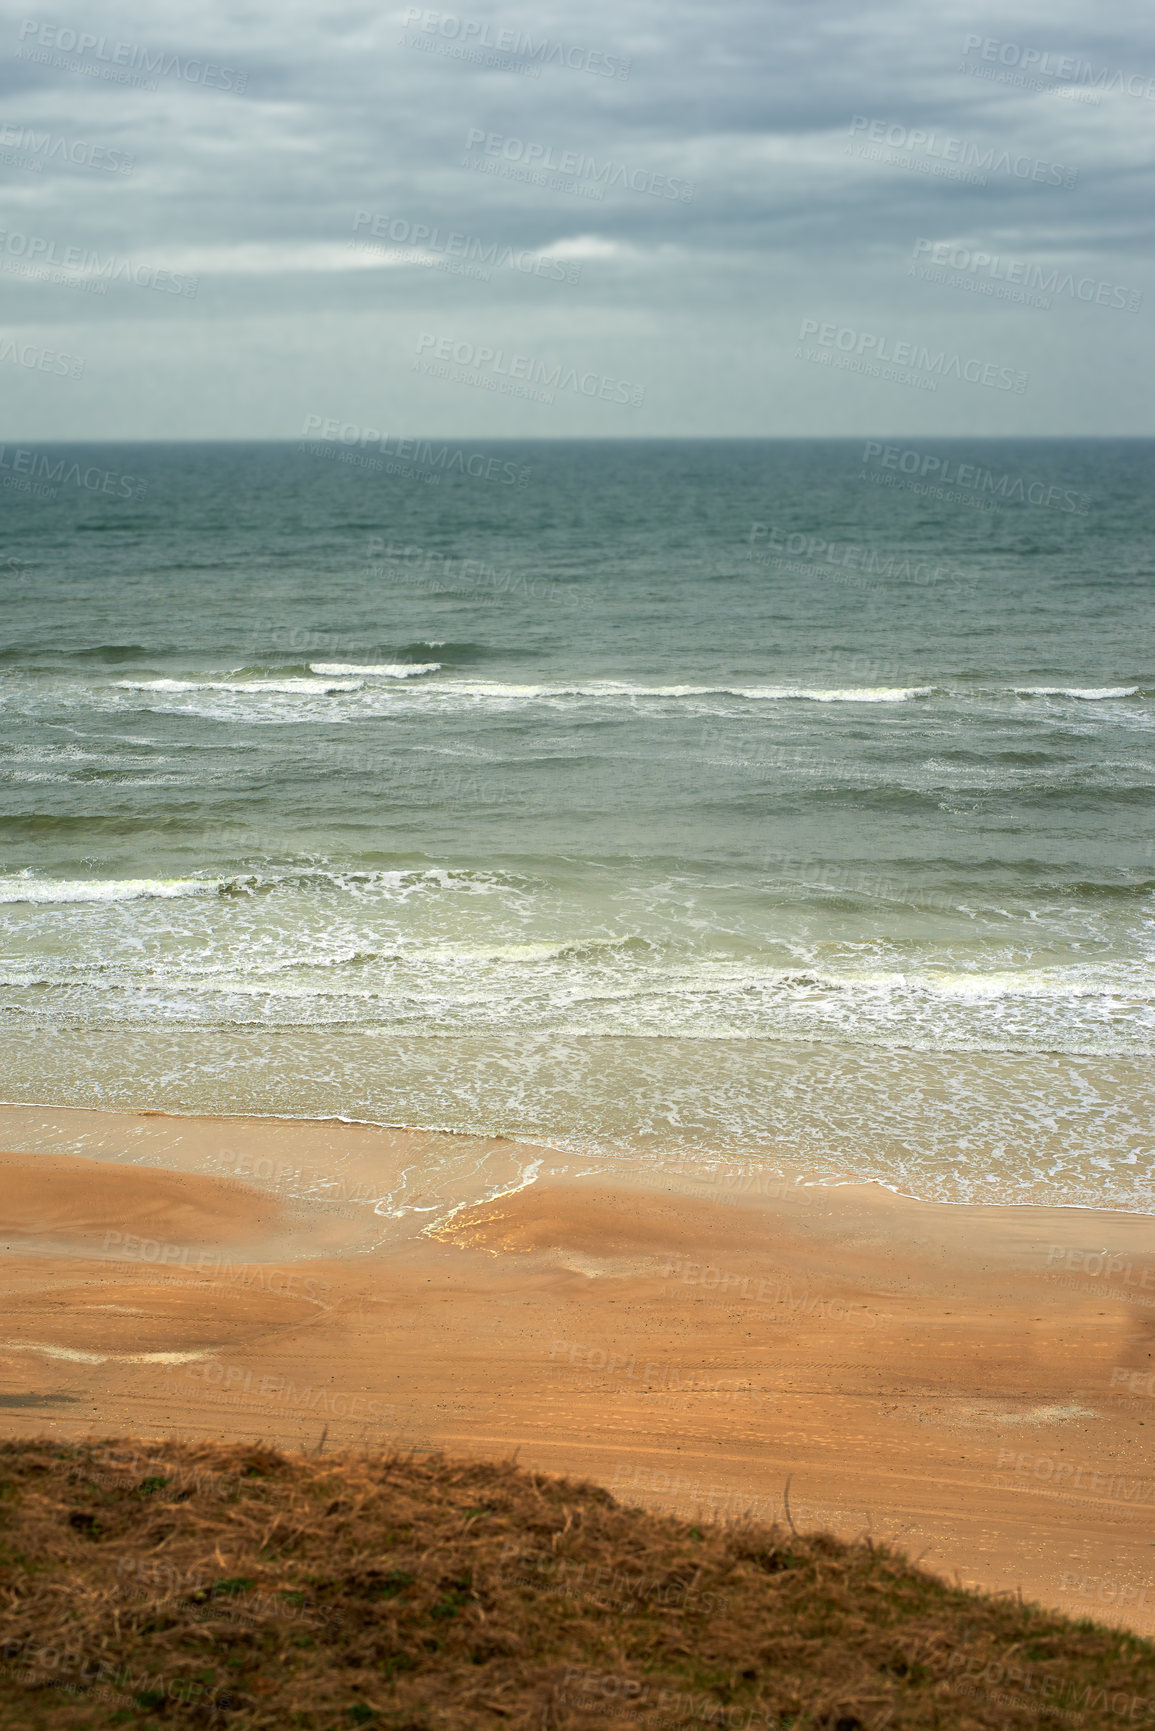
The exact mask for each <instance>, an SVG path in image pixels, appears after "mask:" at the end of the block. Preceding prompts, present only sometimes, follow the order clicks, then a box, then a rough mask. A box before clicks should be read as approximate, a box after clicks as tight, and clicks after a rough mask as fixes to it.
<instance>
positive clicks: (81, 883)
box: [0, 874, 219, 905]
mask: <svg viewBox="0 0 1155 1731" xmlns="http://www.w3.org/2000/svg"><path fill="white" fill-rule="evenodd" d="M218 884H219V880H218V879H216V878H213V879H207V878H56V879H52V878H34V877H31V876H26V875H24V874H21V875H20V876H19V877H10V878H0V905H3V904H5V903H12V902H37V903H41V904H44V905H50V904H52V903H54V902H140V901H170V900H174V899H176V898H178V897H181V896H202V895H206V894H209V893H210V892H211V891H213V890H215V889H217V887H218Z"/></svg>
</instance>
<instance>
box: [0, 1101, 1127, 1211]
mask: <svg viewBox="0 0 1155 1731" xmlns="http://www.w3.org/2000/svg"><path fill="white" fill-rule="evenodd" d="M9 1112H29V1113H45V1112H52V1113H58V1112H67V1113H84V1114H86V1115H90V1116H94V1117H98V1118H106V1119H136V1118H150V1119H152V1118H160V1119H166V1120H171V1121H173V1122H176V1123H192V1124H200V1123H205V1124H212V1125H218V1124H238V1125H243V1124H270V1125H288V1126H292V1127H294V1128H297V1129H306V1130H307V1129H309V1128H310V1127H316V1128H318V1129H323V1128H327V1127H332V1126H348V1127H350V1128H353V1129H364V1130H375V1131H384V1132H388V1133H391V1134H395V1135H399V1136H412V1137H426V1138H431V1139H432V1138H437V1139H439V1140H443V1141H445V1142H447V1143H450V1144H454V1143H456V1144H459V1145H462V1146H464V1145H466V1144H469V1145H476V1144H480V1143H485V1144H488V1145H492V1146H501V1145H502V1144H507V1145H508V1146H510V1147H520V1148H526V1147H532V1148H539V1149H543V1150H545V1151H546V1152H547V1153H549V1154H550V1155H552V1156H554V1157H555V1158H556V1159H558V1160H565V1161H586V1160H605V1161H608V1162H609V1163H610V1165H611V1168H612V1169H618V1168H620V1169H621V1170H622V1172H623V1173H624V1172H628V1171H629V1170H630V1169H631V1168H637V1169H639V1170H641V1171H642V1172H644V1171H645V1170H646V1169H647V1168H650V1167H652V1168H653V1169H655V1170H658V1171H661V1172H663V1173H669V1172H670V1171H671V1170H675V1171H677V1169H679V1168H687V1167H694V1168H695V1172H694V1175H692V1176H691V1175H689V1174H688V1173H686V1172H684V1171H683V1172H680V1173H679V1175H680V1176H684V1177H686V1178H687V1180H688V1183H687V1187H686V1189H685V1193H686V1194H687V1195H689V1194H692V1192H691V1190H690V1189H689V1187H688V1186H689V1185H693V1184H701V1183H703V1182H706V1180H705V1179H703V1178H702V1177H700V1176H698V1172H700V1171H708V1170H709V1169H710V1167H711V1166H712V1165H717V1164H724V1165H727V1166H730V1167H735V1166H744V1167H748V1168H753V1169H755V1170H756V1172H757V1174H758V1175H759V1176H761V1175H762V1174H763V1173H765V1174H767V1175H768V1174H770V1173H771V1172H773V1171H775V1170H777V1169H779V1168H778V1166H776V1164H775V1162H774V1161H771V1160H762V1159H759V1158H757V1157H756V1156H755V1155H752V1154H732V1155H731V1154H725V1153H721V1152H716V1153H711V1154H705V1155H702V1156H700V1157H698V1158H697V1159H695V1157H693V1156H691V1155H688V1154H681V1153H679V1154H669V1155H662V1154H645V1155H643V1154H642V1153H641V1152H638V1153H636V1154H627V1153H619V1152H609V1153H606V1152H602V1151H597V1152H592V1153H589V1152H581V1153H576V1152H574V1151H573V1150H567V1149H562V1148H559V1147H558V1146H557V1145H556V1144H555V1143H552V1142H548V1141H542V1142H538V1141H530V1140H528V1139H525V1138H521V1137H518V1136H514V1135H512V1134H510V1133H508V1132H506V1131H480V1130H478V1131H474V1130H457V1129H452V1128H446V1127H444V1126H440V1125H432V1124H430V1125H425V1124H411V1123H407V1122H404V1121H402V1120H400V1119H398V1120H393V1119H383V1118H351V1117H346V1116H345V1115H343V1114H341V1113H336V1112H330V1113H322V1114H319V1115H318V1116H316V1117H310V1116H303V1115H302V1114H300V1113H288V1112H205V1111H196V1112H193V1111H188V1112H183V1111H179V1110H176V1109H170V1108H168V1107H152V1106H137V1107H127V1106H117V1107H103V1106H87V1105H80V1106H77V1105H59V1104H54V1103H52V1102H47V1103H46V1102H44V1101H40V1100H0V1140H2V1139H3V1123H4V1115H5V1114H6V1113H9ZM779 1165H780V1163H779ZM783 1169H784V1170H788V1171H789V1172H791V1173H792V1174H793V1177H792V1179H791V1180H790V1182H791V1183H792V1184H793V1185H795V1186H797V1185H805V1186H808V1187H810V1188H812V1189H816V1190H843V1189H848V1188H856V1187H859V1186H867V1185H869V1186H873V1187H875V1188H877V1189H878V1190H879V1191H881V1192H883V1193H885V1194H886V1195H888V1196H893V1197H895V1198H896V1199H897V1200H900V1201H906V1202H914V1203H919V1204H923V1205H925V1206H927V1207H934V1208H957V1209H963V1210H966V1209H988V1208H999V1209H1002V1208H1006V1209H1017V1210H1022V1211H1031V1210H1040V1209H1064V1210H1069V1211H1071V1212H1075V1213H1083V1214H1095V1215H1099V1214H1108V1215H1118V1216H1119V1217H1121V1218H1123V1219H1129V1220H1130V1219H1135V1220H1145V1219H1151V1220H1155V1196H1153V1197H1152V1202H1151V1207H1150V1208H1101V1207H1099V1206H1098V1205H1096V1204H1095V1203H1092V1202H1045V1201H1044V1202H1034V1201H1003V1200H1000V1201H995V1202H986V1201H983V1202H979V1201H973V1200H971V1199H969V1198H963V1199H961V1200H958V1199H955V1198H950V1197H927V1196H920V1195H919V1194H917V1193H916V1192H915V1191H913V1190H909V1189H903V1188H901V1186H900V1185H898V1184H889V1183H887V1182H886V1180H885V1179H883V1178H879V1177H876V1176H874V1175H872V1174H856V1173H852V1172H846V1173H845V1174H844V1175H843V1176H840V1177H830V1176H825V1177H824V1176H821V1175H820V1174H818V1173H816V1172H813V1171H811V1170H810V1169H808V1168H807V1167H805V1166H804V1165H800V1164H799V1165H794V1164H791V1165H788V1166H786V1167H785V1168H783ZM635 1182H639V1180H637V1179H636V1178H635ZM640 1182H642V1183H643V1184H644V1183H645V1179H644V1178H643V1179H642V1180H640ZM778 1182H779V1183H785V1182H786V1180H785V1179H780V1180H778Z"/></svg>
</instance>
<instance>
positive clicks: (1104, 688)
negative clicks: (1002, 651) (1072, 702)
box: [1015, 685, 1139, 703]
mask: <svg viewBox="0 0 1155 1731" xmlns="http://www.w3.org/2000/svg"><path fill="white" fill-rule="evenodd" d="M1138 689H1139V687H1138V686H1137V685H1091V686H1079V685H1016V686H1015V696H1016V697H1082V698H1085V699H1086V700H1087V702H1089V703H1096V702H1101V701H1102V700H1103V699H1104V698H1107V697H1134V696H1135V694H1136V692H1137V691H1138Z"/></svg>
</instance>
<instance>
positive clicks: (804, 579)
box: [0, 429, 1155, 1211]
mask: <svg viewBox="0 0 1155 1731" xmlns="http://www.w3.org/2000/svg"><path fill="white" fill-rule="evenodd" d="M322 430H323V431H324V430H328V429H322ZM335 430H336V434H337V436H336V437H332V438H320V439H318V440H316V441H315V442H311V443H301V444H291V443H290V444H284V443H279V444H277V443H268V444H224V443H222V444H173V445H164V444H159V445H156V444H154V445H134V446H128V445H107V444H105V445H99V446H96V445H93V446H85V447H79V446H78V447H75V448H73V447H64V446H47V445H45V446H35V447H33V446H25V447H17V446H13V445H7V446H4V447H0V512H2V513H3V517H4V520H5V537H4V544H3V548H2V549H0V593H2V595H3V621H4V626H3V636H2V639H0V644H2V648H0V703H2V726H0V933H2V937H0V979H2V981H3V991H2V995H0V1028H2V1039H0V1098H3V1099H4V1100H7V1101H36V1102H45V1103H50V1104H55V1105H88V1106H102V1107H118V1108H128V1107H144V1108H163V1109H166V1110H169V1111H174V1112H209V1113H242V1112H243V1113H249V1112H252V1113H266V1114H276V1115H285V1116H299V1117H305V1118H308V1117H318V1118H320V1117H326V1116H334V1115H336V1116H344V1117H348V1118H352V1119H359V1120H370V1121H376V1122H390V1123H404V1124H413V1125H423V1126H435V1127H438V1128H442V1129H448V1130H460V1131H468V1132H471V1133H486V1134H500V1135H507V1136H513V1137H518V1138H529V1139H533V1140H538V1141H543V1142H547V1143H549V1144H551V1145H553V1146H555V1147H558V1148H560V1149H562V1150H570V1151H572V1152H573V1153H574V1154H575V1156H580V1157H582V1158H585V1159H590V1158H593V1159H596V1160H597V1161H599V1162H601V1163H603V1164H607V1163H612V1162H613V1161H614V1160H615V1159H621V1158H623V1157H626V1156H628V1157H630V1158H637V1159H644V1160H652V1161H654V1162H658V1161H662V1160H664V1161H670V1160H677V1161H679V1162H683V1163H685V1162H690V1163H693V1162H695V1161H700V1162H703V1163H705V1162H709V1161H711V1160H716V1159H717V1158H718V1157H720V1156H725V1157H727V1158H731V1159H733V1158H740V1159H742V1160H744V1161H750V1162H758V1163H761V1164H763V1165H765V1166H766V1167H767V1169H768V1170H769V1169H778V1168H783V1167H791V1168H793V1167H799V1166H802V1167H805V1168H806V1169H807V1170H809V1171H810V1172H813V1173H814V1174H816V1175H817V1176H819V1177H824V1178H827V1179H831V1180H833V1179H839V1178H846V1177H859V1178H873V1179H877V1180H880V1181H881V1182H883V1183H885V1184H888V1185H891V1186H892V1187H895V1188H898V1189H902V1190H904V1191H907V1192H909V1193H912V1194H916V1195H920V1196H924V1197H927V1198H932V1199H940V1200H946V1201H955V1202H963V1201H981V1202H1012V1203H1014V1202H1033V1203H1037V1202H1051V1203H1065V1204H1079V1205H1095V1206H1105V1207H1116V1208H1121V1209H1128V1210H1134V1211H1151V1210H1152V1207H1153V1194H1152V1142H1151V1132H1150V1126H1151V1122H1152V1112H1151V1105H1152V1100H1151V1093H1152V1086H1151V1066H1150V1063H1149V1059H1150V1054H1151V1049H1152V1045H1153V1043H1155V1041H1153V1035H1155V1021H1153V1016H1152V1005H1153V983H1152V968H1151V961H1152V948H1153V936H1155V933H1153V921H1152V915H1153V912H1155V845H1153V841H1152V834H1153V832H1152V823H1151V816H1152V800H1151V793H1152V786H1153V781H1155V764H1153V762H1152V752H1153V748H1155V731H1153V730H1155V660H1153V655H1152V636H1151V631H1150V626H1151V594H1152V575H1153V570H1155V551H1153V550H1155V489H1153V488H1152V453H1153V449H1155V447H1153V445H1152V443H1151V442H1147V441H1137V440H1119V441H1115V440H1096V441H1086V442H1080V441H1066V440H1055V441H1020V440H960V441H940V440H918V439H897V440H893V441H890V440H883V439H877V440H863V439H859V440H854V441H835V440H807V441H709V442H702V443H696V442H676V441H669V442H620V443H619V442H564V441H559V442H548V443H512V442H505V443H500V444H497V443H482V442H476V441H469V440H456V441H455V440H445V439H434V440H427V441H423V440H417V439H412V440H388V441H385V442H384V443H383V444H368V445H363V444H361V443H360V442H355V441H358V440H359V430H358V429H345V437H346V438H347V439H348V440H349V441H350V442H349V443H347V444H346V443H344V442H342V438H341V429H335Z"/></svg>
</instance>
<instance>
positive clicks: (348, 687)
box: [116, 677, 363, 697]
mask: <svg viewBox="0 0 1155 1731" xmlns="http://www.w3.org/2000/svg"><path fill="white" fill-rule="evenodd" d="M116 683H117V686H118V688H119V689H120V690H121V691H176V692H179V691H230V692H239V693H241V694H243V695H247V694H248V693H250V692H252V693H255V694H256V695H258V696H264V695H265V694H267V693H268V692H283V693H284V694H285V695H287V696H290V697H300V696H312V697H324V696H326V695H328V693H329V692H333V691H360V690H361V687H362V683H363V681H362V680H360V679H306V678H304V677H295V678H288V679H118V680H117V681H116Z"/></svg>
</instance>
